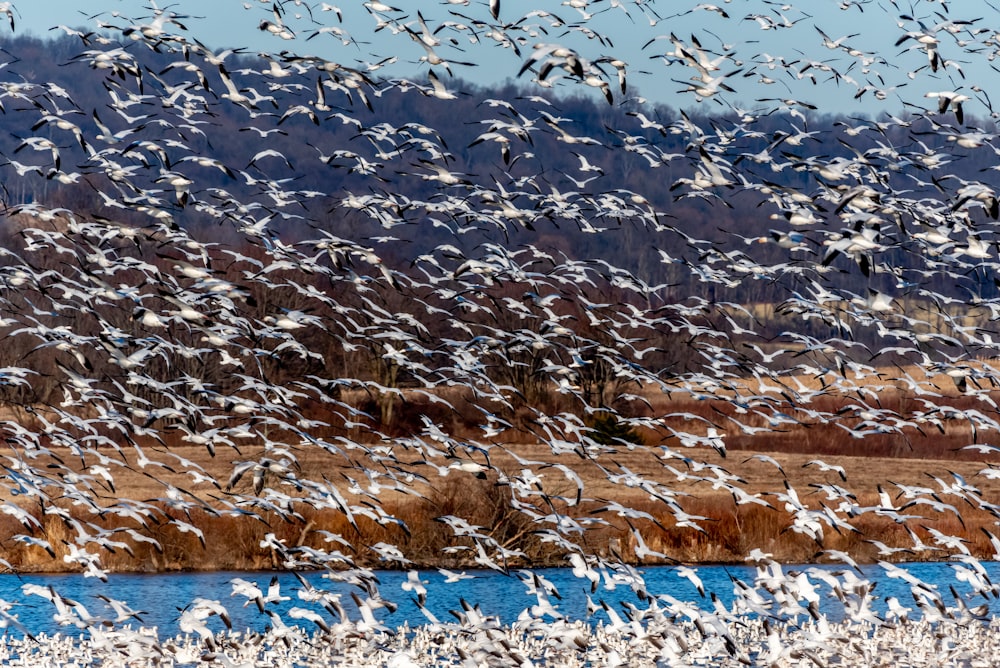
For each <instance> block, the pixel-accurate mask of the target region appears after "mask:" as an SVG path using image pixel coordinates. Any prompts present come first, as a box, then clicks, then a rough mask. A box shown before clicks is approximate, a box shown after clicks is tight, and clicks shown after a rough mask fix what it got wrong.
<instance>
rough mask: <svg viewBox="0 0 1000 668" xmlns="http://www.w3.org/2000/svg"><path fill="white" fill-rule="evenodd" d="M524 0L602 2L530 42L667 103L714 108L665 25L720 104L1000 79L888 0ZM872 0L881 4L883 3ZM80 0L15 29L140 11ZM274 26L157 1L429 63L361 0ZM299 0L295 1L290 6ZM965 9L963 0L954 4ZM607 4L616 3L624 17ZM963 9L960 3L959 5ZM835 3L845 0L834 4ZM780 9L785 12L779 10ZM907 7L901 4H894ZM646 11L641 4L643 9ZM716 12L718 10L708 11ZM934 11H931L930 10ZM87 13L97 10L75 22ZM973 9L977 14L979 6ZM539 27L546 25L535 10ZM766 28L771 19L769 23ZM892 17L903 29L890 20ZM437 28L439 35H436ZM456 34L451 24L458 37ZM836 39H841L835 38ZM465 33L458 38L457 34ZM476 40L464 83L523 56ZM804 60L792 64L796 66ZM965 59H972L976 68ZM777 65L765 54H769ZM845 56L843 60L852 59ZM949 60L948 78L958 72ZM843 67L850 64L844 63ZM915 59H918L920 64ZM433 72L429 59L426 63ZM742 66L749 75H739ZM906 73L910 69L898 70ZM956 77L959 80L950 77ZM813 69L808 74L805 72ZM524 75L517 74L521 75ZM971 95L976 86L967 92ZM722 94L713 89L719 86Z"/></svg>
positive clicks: (51, 4) (233, 38)
mask: <svg viewBox="0 0 1000 668" xmlns="http://www.w3.org/2000/svg"><path fill="white" fill-rule="evenodd" d="M573 1H576V2H579V0H565V2H555V1H553V2H526V1H523V0H503V2H502V5H501V19H503V20H508V21H510V20H516V19H518V18H520V17H522V16H524V15H526V14H527V13H528V12H530V11H531V10H532V9H537V8H541V9H545V10H547V11H550V12H552V13H554V14H556V15H557V16H559V17H560V18H562V19H564V20H565V21H567V22H573V21H577V20H579V19H580V18H582V13H583V12H584V11H591V12H595V13H596V12H597V8H601V7H603V8H604V11H603V12H601V13H600V14H597V15H595V16H594V18H592V19H591V21H590V22H589V25H593V26H595V27H597V26H600V30H601V32H602V34H605V35H607V36H609V37H610V38H611V43H609V44H601V43H599V42H598V40H595V39H591V40H586V39H583V38H582V37H579V35H578V34H576V35H569V36H566V35H560V34H558V33H557V32H556V31H555V30H552V29H550V30H549V32H548V33H547V34H545V33H542V32H539V33H538V34H537V39H538V42H539V43H554V42H559V43H568V44H569V45H571V46H573V47H575V48H577V49H578V50H579V51H580V52H581V53H582V54H585V55H586V56H587V57H589V58H591V59H594V58H598V57H600V56H604V55H614V56H616V57H619V58H622V59H623V60H625V61H626V62H627V63H628V66H629V72H630V75H629V80H630V82H631V85H632V91H631V93H632V94H634V93H635V91H638V92H639V93H640V94H641V95H642V96H643V97H645V98H647V99H650V100H652V101H657V102H664V103H667V104H670V105H671V106H675V107H685V108H692V107H698V106H699V105H701V106H707V105H711V104H714V103H715V101H714V99H713V100H706V101H702V102H698V101H696V98H695V96H693V95H692V94H691V93H678V91H681V90H683V89H684V88H686V87H687V84H686V83H685V82H686V81H687V80H689V78H690V76H691V74H692V72H691V68H690V67H685V66H683V65H681V64H677V63H674V64H672V65H669V66H668V65H667V59H665V58H664V56H665V54H667V53H668V52H669V51H671V50H672V49H673V48H674V47H673V44H672V43H671V41H670V39H668V38H667V36H668V35H670V34H671V33H673V34H674V35H676V36H677V37H678V38H680V39H681V40H682V41H683V42H684V43H685V44H691V42H692V36H693V35H694V36H696V38H697V39H698V41H699V43H700V44H701V45H702V46H703V47H704V48H705V50H706V51H708V52H710V53H712V54H720V53H723V52H724V51H729V52H731V53H733V54H734V57H733V59H731V60H728V61H726V63H725V65H724V66H723V68H722V69H723V70H726V69H727V68H728V69H729V71H730V72H735V73H734V74H733V75H732V76H730V77H729V78H727V82H728V83H729V84H730V85H731V86H732V87H733V88H735V92H734V93H730V94H728V95H726V96H724V97H725V100H726V101H727V103H728V104H729V105H733V106H739V107H745V108H752V107H754V106H760V105H761V104H765V105H767V106H773V103H770V102H768V103H758V102H757V100H758V99H759V98H780V99H785V98H793V99H798V100H804V101H808V102H809V103H811V104H814V105H816V106H817V107H818V108H819V109H820V110H829V111H845V110H852V109H859V110H863V111H867V112H869V113H872V112H878V111H887V112H890V113H897V112H899V111H901V110H902V109H903V108H904V104H903V100H904V99H905V100H906V101H908V102H910V103H912V104H917V105H921V106H923V107H924V108H933V107H935V105H936V102H935V100H934V98H928V97H926V94H927V93H928V92H931V93H933V92H936V91H938V90H946V89H947V90H955V89H959V90H963V91H964V92H966V93H967V94H969V95H971V96H973V97H975V96H976V92H975V91H974V90H972V87H973V86H980V87H982V88H983V89H985V90H989V88H990V87H991V84H992V83H994V82H997V81H998V80H1000V75H998V74H997V72H996V71H995V70H993V69H991V68H990V67H989V61H987V60H986V58H985V57H984V54H980V55H979V56H977V57H975V58H969V57H966V55H965V54H964V53H963V50H962V48H961V47H960V46H958V45H956V44H955V43H954V41H955V38H952V37H951V36H950V35H944V38H943V39H942V45H941V52H942V53H943V54H944V55H945V57H946V58H949V59H951V60H952V61H953V62H954V63H955V67H952V68H944V69H942V70H939V71H938V72H931V71H930V69H929V68H928V67H927V55H926V52H925V51H924V50H922V49H920V48H919V45H918V44H917V43H916V41H915V40H912V39H907V40H905V41H904V42H903V43H902V44H900V45H899V46H896V45H895V42H896V40H897V39H899V37H901V36H902V35H904V34H905V33H906V32H907V31H908V30H914V29H916V28H917V26H918V24H917V23H916V22H915V21H907V20H905V19H902V18H901V17H900V13H899V11H898V10H896V9H895V8H894V7H892V5H891V4H890V3H889V0H877V1H876V0H863V1H862V2H858V3H848V2H840V1H839V0H818V1H817V0H811V1H810V2H808V3H806V2H799V3H798V4H797V5H796V6H797V7H799V8H801V9H795V8H793V7H791V5H787V4H786V5H779V4H778V3H774V2H765V1H764V0H732V1H731V2H726V1H725V0H717V2H718V7H719V9H720V10H721V11H715V10H711V9H707V8H702V9H695V10H693V11H690V12H687V11H686V9H687V8H695V7H698V6H700V5H703V4H704V3H698V2H677V1H676V0H673V1H671V2H660V3H655V4H654V3H651V2H649V0H646V2H644V3H642V4H643V6H645V7H652V8H655V11H656V12H658V13H659V15H660V16H661V17H663V20H660V21H658V22H657V24H656V25H655V26H654V25H650V21H649V19H648V18H647V17H649V16H652V14H647V15H646V16H644V15H643V14H642V13H641V10H640V8H637V7H636V5H634V4H633V3H632V2H621V3H618V2H612V0H599V2H595V1H594V0H591V5H590V6H589V7H588V8H587V9H586V10H581V9H576V8H574V7H572V6H567V5H568V4H569V3H570V2H573ZM880 3H881V4H882V5H885V6H886V7H888V10H889V11H886V10H884V9H882V8H881V7H880ZM81 4H82V3H80V2H78V1H71V0H45V1H38V0H35V1H32V2H28V1H27V0H22V1H21V2H15V7H16V8H17V12H18V13H19V16H18V17H17V18H18V28H17V29H18V31H30V32H33V33H34V34H37V35H45V34H49V29H50V28H51V27H52V26H55V25H57V24H68V25H71V26H91V27H93V26H94V25H95V21H96V20H106V21H108V22H115V21H118V22H121V21H122V19H121V18H118V17H115V15H114V14H113V12H116V11H117V12H118V13H119V14H121V15H122V16H129V17H135V18H138V17H142V16H146V17H148V16H150V10H149V9H148V7H149V6H150V5H149V2H148V0H147V1H145V2H144V1H141V0H103V1H101V2H87V3H86V10H85V11H86V12H87V15H85V14H84V12H82V11H81V9H80V6H81ZM285 4H286V22H287V23H288V24H289V25H295V26H298V28H297V37H296V39H295V40H292V41H289V42H286V41H285V40H282V39H280V38H279V37H276V36H274V35H270V34H268V33H265V32H262V31H260V30H258V28H257V26H258V25H259V23H260V21H261V20H262V19H269V18H271V10H270V7H271V3H270V2H260V1H259V0H258V1H256V2H254V1H252V0H246V1H242V0H211V1H206V0H200V1H197V2H195V1H193V0H177V1H175V2H172V3H170V4H169V5H167V4H165V3H160V6H163V7H167V6H169V8H170V10H171V11H174V12H176V13H178V14H187V15H189V16H190V17H191V18H185V19H184V23H185V24H186V26H187V28H188V29H189V30H190V31H191V33H192V34H193V35H194V36H195V37H197V38H198V39H199V40H201V41H202V42H204V43H206V44H208V45H210V46H213V47H216V48H223V47H227V46H235V45H243V46H246V47H248V48H249V49H251V50H253V51H268V52H271V53H278V52H280V51H281V50H283V49H291V50H293V51H298V52H300V53H315V54H317V55H322V56H324V57H327V58H330V59H335V60H337V61H338V62H341V63H345V64H348V63H351V64H363V63H366V62H369V63H370V62H376V61H378V60H381V59H382V58H385V57H387V56H395V57H396V58H397V59H398V62H397V63H396V64H395V65H394V66H393V68H392V69H385V70H382V71H383V73H389V74H390V75H392V76H412V75H414V74H415V73H418V72H421V71H425V70H426V69H428V67H429V66H428V65H427V64H426V63H421V62H420V61H419V58H420V57H421V56H423V55H425V53H424V51H423V49H422V47H421V46H420V45H419V44H417V43H416V42H415V41H414V40H411V39H409V38H408V36H407V35H406V34H398V35H392V34H391V31H389V30H386V29H383V30H380V31H377V32H376V31H375V30H374V29H375V27H376V22H375V19H374V18H373V17H372V16H371V14H369V12H368V11H367V10H366V9H365V8H364V7H363V6H362V0H340V1H339V2H336V3H329V4H337V5H338V6H339V7H341V8H342V10H343V23H339V22H338V21H337V19H336V18H335V15H334V12H332V11H327V12H322V11H319V8H320V7H321V5H322V4H324V3H321V2H314V3H312V4H313V5H314V7H316V8H317V11H316V12H315V14H314V16H313V18H315V19H316V20H318V21H322V22H323V23H325V24H327V25H330V26H334V27H336V28H338V29H343V30H346V31H347V32H348V33H349V34H350V35H351V37H353V38H354V39H355V40H357V42H359V43H360V44H359V45H355V44H350V45H347V46H345V45H343V44H342V43H340V41H338V40H337V39H336V38H335V37H333V36H332V35H330V34H319V35H316V36H315V37H314V38H313V39H312V40H309V41H306V40H305V37H306V36H308V35H309V34H311V30H313V29H315V28H318V27H319V24H314V23H312V22H311V21H310V20H309V18H308V16H307V15H306V12H305V11H304V9H303V5H299V6H298V7H297V6H296V5H295V4H294V2H293V1H292V0H289V2H286V3H285ZM303 4H304V3H303ZM912 4H913V5H916V6H915V7H914V8H913V18H914V19H921V20H922V21H923V22H924V24H925V25H933V24H935V23H938V22H940V21H941V20H942V17H943V16H944V14H943V13H942V12H943V8H942V4H941V3H940V2H938V1H933V2H932V1H930V0H924V1H923V2H921V1H920V0H916V1H915V2H914V3H912ZM960 4H962V5H964V8H963V7H961V6H959V5H960ZM395 6H397V7H399V8H400V9H402V10H404V12H405V13H407V14H409V15H410V18H411V19H412V23H411V24H410V25H411V26H412V27H413V28H414V29H415V30H419V24H418V23H417V20H416V11H417V9H418V8H419V9H420V11H421V13H422V14H423V16H424V17H425V18H427V20H428V23H429V24H431V25H432V26H435V25H439V23H438V22H439V21H440V20H445V19H447V20H453V21H458V22H463V21H465V19H464V18H462V17H459V16H455V15H452V14H450V13H449V11H454V12H459V13H462V14H465V15H466V16H476V17H480V18H483V19H488V18H489V14H488V10H487V3H486V2H485V1H484V0H480V1H479V2H475V1H474V2H473V3H472V4H471V5H470V6H463V5H460V4H448V2H446V1H444V0H443V1H442V2H440V3H433V4H432V3H427V2H419V3H418V2H414V1H412V0H400V2H397V3H395ZM618 6H622V7H626V8H628V9H629V11H628V14H626V13H625V11H624V10H623V9H621V8H618ZM970 6H971V7H970ZM841 7H846V9H842V8H841ZM784 8H788V9H784ZM906 9H907V11H909V7H907V8H906ZM963 10H964V11H966V12H973V14H972V15H970V16H967V17H965V18H970V19H971V18H981V19H982V20H981V21H980V22H978V23H977V24H976V26H977V27H979V26H981V27H983V28H985V27H988V26H990V25H997V24H998V18H1000V17H998V16H997V15H996V12H994V11H992V10H991V9H990V8H988V7H986V6H985V5H984V3H949V11H950V12H951V14H950V15H949V18H955V17H957V16H958V13H959V12H962V11H963ZM650 11H651V10H650ZM723 11H724V12H726V13H727V14H728V18H724V17H723V16H722V15H721V12H723ZM296 12H298V13H300V14H301V15H302V17H303V18H302V20H301V21H300V22H298V23H296V22H295V20H294V18H293V15H294V14H295V13H296ZM935 12H937V14H936V13H935ZM95 14H99V16H98V17H97V19H95V18H88V16H93V15H95ZM986 14H989V16H987V15H986ZM534 20H535V21H536V22H538V24H539V25H542V26H544V25H545V23H544V22H542V20H541V19H534ZM789 23H790V24H792V25H791V27H777V26H779V25H782V24H785V25H787V24H789ZM769 24H771V25H769ZM901 24H902V25H901ZM817 28H819V29H820V30H822V31H823V32H824V33H825V34H826V36H827V37H828V38H829V41H830V42H834V43H836V42H837V40H839V39H840V38H845V39H844V40H842V41H841V42H840V45H841V46H849V47H850V48H853V49H856V51H857V53H861V54H865V55H862V56H854V57H851V56H848V55H847V54H846V53H845V49H843V48H838V47H836V46H834V47H829V46H824V43H823V42H824V37H823V36H822V35H821V34H820V32H819V30H817ZM444 34H446V33H442V35H444ZM465 34H467V33H462V35H463V36H464V35H465ZM848 36H849V37H848ZM654 37H660V39H658V40H656V41H654V42H653V43H652V44H650V45H649V46H647V47H646V48H642V47H643V45H644V44H646V43H647V42H648V41H649V40H650V39H653V38H654ZM463 39H464V37H463ZM481 39H482V43H480V44H470V43H469V42H468V41H467V40H466V41H459V42H458V43H457V45H455V48H453V49H448V48H447V46H444V47H441V48H439V51H440V52H441V53H442V54H447V56H448V57H449V58H450V59H452V60H456V61H470V62H475V63H477V64H476V66H474V67H469V66H459V65H456V66H454V67H452V71H453V72H454V73H455V74H456V75H458V76H461V77H463V78H466V79H469V80H473V81H476V82H482V83H488V82H497V81H503V80H504V79H507V78H511V79H513V78H515V77H516V75H517V71H518V70H519V69H520V66H521V64H522V63H523V61H524V58H525V57H526V55H527V54H522V56H521V57H518V56H516V55H515V54H514V53H513V52H512V51H511V50H510V49H505V48H501V47H499V46H497V45H495V44H487V43H486V42H488V41H489V40H488V38H481ZM778 56H783V57H784V58H785V61H786V62H792V63H793V64H792V66H791V70H789V69H787V68H783V67H781V66H780V65H776V64H775V65H774V69H769V68H768V67H767V65H766V64H765V63H766V62H767V61H768V60H769V59H771V58H776V57H778ZM866 56H870V57H873V58H876V59H878V60H876V62H874V63H872V64H870V65H868V66H867V67H866V66H865V64H864V63H865V57H866ZM810 61H811V62H813V63H814V65H813V66H812V67H809V68H806V69H805V71H804V72H800V70H801V68H804V67H805V66H806V64H807V63H809V62H810ZM976 61H979V62H978V64H977V62H976ZM776 62H778V61H772V63H776ZM851 63H853V65H852V64H851ZM825 67H830V68H833V69H834V70H836V71H838V72H841V73H842V74H844V75H845V76H847V77H849V79H850V80H848V79H841V80H839V81H838V80H837V79H835V78H833V77H832V72H831V71H830V70H827V71H824V68H825ZM959 67H960V68H961V74H960V73H959V69H958V68H959ZM848 68H849V69H848ZM920 68H922V69H920ZM438 69H440V68H438ZM751 70H752V71H753V72H752V73H751ZM911 72H916V73H915V74H912V75H911V74H910V73H911ZM963 74H964V75H965V78H964V79H963V78H962V75H963ZM814 77H815V83H813V78H814ZM530 78H531V75H530V73H529V74H526V75H524V76H522V77H521V80H523V81H527V80H530ZM766 78H770V79H773V80H774V81H775V82H776V83H772V84H765V83H761V79H766ZM866 81H871V82H873V83H874V86H873V87H872V88H871V89H869V91H867V92H866V93H865V94H864V95H862V96H861V97H860V98H859V99H857V100H856V99H854V95H855V93H856V92H857V90H858V86H860V85H863V84H864V83H865V82H866ZM876 89H880V90H881V91H882V92H881V95H882V96H884V100H881V101H880V100H878V99H876ZM980 95H982V94H980ZM719 97H720V98H722V97H723V96H719ZM967 104H968V110H967V112H966V113H972V114H976V115H980V116H982V115H986V114H988V110H987V109H986V107H985V105H983V104H978V103H977V102H976V101H975V100H973V101H971V102H969V103H967Z"/></svg>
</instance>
